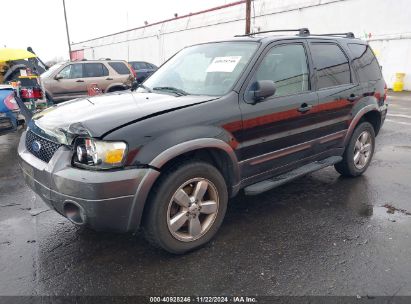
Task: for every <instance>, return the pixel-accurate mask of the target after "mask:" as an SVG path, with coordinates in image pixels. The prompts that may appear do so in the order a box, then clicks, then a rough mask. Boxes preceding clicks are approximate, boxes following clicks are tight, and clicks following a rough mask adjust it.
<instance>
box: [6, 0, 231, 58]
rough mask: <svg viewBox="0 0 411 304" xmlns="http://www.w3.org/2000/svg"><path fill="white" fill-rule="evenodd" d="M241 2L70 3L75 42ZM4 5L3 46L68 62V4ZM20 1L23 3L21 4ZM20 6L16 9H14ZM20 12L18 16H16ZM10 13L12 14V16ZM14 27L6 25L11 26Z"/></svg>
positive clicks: (54, 0) (55, 0)
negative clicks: (29, 50) (28, 48)
mask: <svg viewBox="0 0 411 304" xmlns="http://www.w3.org/2000/svg"><path fill="white" fill-rule="evenodd" d="M235 1H236V0H149V1H146V0H116V1H109V0H100V1H99V0H66V10H67V20H68V24H69V33H70V40H71V42H80V41H83V40H87V39H90V38H94V37H98V36H103V35H107V34H112V33H115V32H119V31H123V30H126V29H130V28H135V27H139V26H143V25H144V21H147V22H148V23H154V22H156V21H161V20H164V19H168V18H173V16H174V13H177V14H178V15H180V16H181V15H185V14H188V13H194V12H196V11H200V10H204V9H208V8H211V7H214V6H219V5H223V4H226V3H231V2H235ZM4 2H5V3H2V6H3V7H2V12H3V13H2V14H1V15H2V24H3V27H2V29H1V32H0V47H9V48H24V49H26V48H27V47H28V46H31V47H32V48H33V50H34V51H35V52H36V54H37V55H38V56H39V57H40V58H41V59H42V60H43V61H45V62H46V61H49V60H53V59H55V58H59V59H68V56H69V55H68V45H67V36H66V28H65V24H64V11H63V4H62V3H63V2H62V0H37V1H33V0H17V1H14V2H13V1H4ZM17 3H18V5H17ZM13 4H14V5H13ZM15 10H18V14H12V13H11V12H14V11H15ZM6 12H8V13H6ZM8 24H10V25H12V26H5V25H8Z"/></svg>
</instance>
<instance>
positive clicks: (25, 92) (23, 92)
mask: <svg viewBox="0 0 411 304" xmlns="http://www.w3.org/2000/svg"><path fill="white" fill-rule="evenodd" d="M20 96H21V98H34V93H33V90H32V89H27V88H21V89H20Z"/></svg>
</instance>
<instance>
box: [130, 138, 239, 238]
mask: <svg viewBox="0 0 411 304" xmlns="http://www.w3.org/2000/svg"><path fill="white" fill-rule="evenodd" d="M191 159H193V160H202V161H205V162H208V163H210V164H212V165H214V166H215V167H216V168H217V169H218V170H219V171H220V172H221V174H222V175H223V177H224V179H225V180H226V182H227V191H228V193H229V196H230V197H232V196H234V195H236V194H237V193H238V191H239V187H240V169H239V166H238V160H237V156H236V155H235V153H234V150H233V149H232V148H231V147H230V146H229V145H228V144H227V143H226V142H224V141H222V140H219V139H214V138H201V139H194V140H189V141H186V142H183V143H180V144H177V145H175V146H173V147H170V148H168V149H166V150H164V151H163V152H162V153H160V154H159V155H158V156H157V157H155V158H154V159H153V160H152V161H151V162H150V163H149V164H148V165H149V167H151V168H152V169H150V170H151V171H150V173H149V174H148V175H147V177H146V178H145V179H144V180H143V181H142V184H141V185H140V186H139V188H138V189H137V193H136V195H135V197H134V206H133V208H132V210H131V212H130V218H129V224H128V230H131V231H132V230H136V229H138V228H139V227H140V224H141V220H142V215H143V214H144V210H145V207H146V206H147V201H148V198H149V195H150V190H151V189H152V188H153V186H154V185H155V183H156V182H157V181H158V179H159V177H160V176H161V172H162V171H164V170H167V169H168V168H170V167H171V166H173V165H174V164H175V163H178V162H183V161H188V160H191Z"/></svg>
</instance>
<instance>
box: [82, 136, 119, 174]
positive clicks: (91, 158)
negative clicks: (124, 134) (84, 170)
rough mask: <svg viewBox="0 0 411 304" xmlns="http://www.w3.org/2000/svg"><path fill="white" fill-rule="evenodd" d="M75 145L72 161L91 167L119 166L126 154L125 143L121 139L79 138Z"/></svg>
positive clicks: (107, 167) (106, 167)
mask: <svg viewBox="0 0 411 304" xmlns="http://www.w3.org/2000/svg"><path fill="white" fill-rule="evenodd" d="M75 147H76V149H75V155H74V163H75V164H77V165H80V166H81V167H89V168H91V169H92V168H95V169H111V168H116V167H121V166H122V165H123V164H124V161H125V158H126V155H127V144H126V143H125V142H121V141H119V142H114V141H102V140H97V139H93V138H80V139H77V141H76V146H75Z"/></svg>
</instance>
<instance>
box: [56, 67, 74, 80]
mask: <svg viewBox="0 0 411 304" xmlns="http://www.w3.org/2000/svg"><path fill="white" fill-rule="evenodd" d="M71 67H72V64H70V65H68V66H66V67H64V68H63V69H62V70H61V71H60V72H59V73H58V76H59V77H62V78H63V79H69V78H70V72H71Z"/></svg>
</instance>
